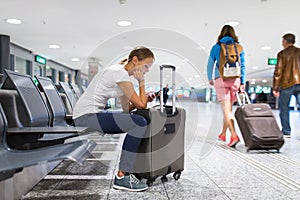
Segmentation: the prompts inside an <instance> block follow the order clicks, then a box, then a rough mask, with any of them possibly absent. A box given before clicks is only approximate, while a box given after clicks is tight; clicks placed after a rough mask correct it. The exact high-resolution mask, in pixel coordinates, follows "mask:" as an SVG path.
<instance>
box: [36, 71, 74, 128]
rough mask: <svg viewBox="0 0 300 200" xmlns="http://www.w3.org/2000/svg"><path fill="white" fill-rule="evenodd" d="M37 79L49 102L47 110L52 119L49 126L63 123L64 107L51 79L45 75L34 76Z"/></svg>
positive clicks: (64, 123)
mask: <svg viewBox="0 0 300 200" xmlns="http://www.w3.org/2000/svg"><path fill="white" fill-rule="evenodd" d="M35 78H36V80H37V81H38V88H39V89H40V91H42V92H44V94H45V97H46V101H47V103H48V104H49V108H50V109H49V110H50V112H51V116H52V117H53V119H52V120H51V124H50V125H51V126H57V125H63V126H67V125H68V124H67V123H66V109H65V105H64V103H63V101H62V99H61V97H60V96H59V93H58V91H57V89H56V87H55V85H54V83H53V82H52V80H51V79H49V78H46V77H38V76H35Z"/></svg>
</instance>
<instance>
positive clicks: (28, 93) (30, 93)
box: [2, 70, 78, 147]
mask: <svg viewBox="0 0 300 200" xmlns="http://www.w3.org/2000/svg"><path fill="white" fill-rule="evenodd" d="M5 73H6V74H7V78H6V80H5V81H4V83H3V85H2V88H4V89H10V90H14V89H15V90H17V92H18V94H19V97H20V99H21V105H20V106H17V107H22V112H18V114H19V117H20V118H22V120H21V122H22V125H21V126H17V127H48V126H49V125H50V122H51V121H50V115H49V109H48V107H47V105H46V104H45V102H44V100H43V98H42V95H41V94H40V92H39V90H38V88H37V86H36V85H35V84H34V82H33V80H32V78H31V77H30V76H28V75H25V74H20V73H17V72H12V71H9V70H5ZM53 128H55V127H53ZM70 128H71V127H70ZM73 128H74V127H73ZM73 128H72V131H73V132H72V133H70V132H68V131H67V132H66V133H63V132H59V133H58V132H54V133H53V134H51V131H49V132H47V134H42V133H41V134H40V135H39V134H38V133H32V134H30V132H29V133H27V134H26V135H21V134H19V133H16V134H15V135H13V134H10V135H9V137H8V142H9V144H10V145H13V143H16V145H18V146H20V145H22V143H23V144H25V143H28V140H29V139H28V138H31V141H32V142H37V141H41V142H44V144H46V142H45V141H47V142H50V141H51V143H50V145H52V144H53V143H52V141H54V142H56V143H63V142H64V140H65V139H67V138H69V137H74V136H78V132H77V131H76V130H74V129H73ZM26 138H27V139H26ZM16 145H14V146H12V147H17V146H16Z"/></svg>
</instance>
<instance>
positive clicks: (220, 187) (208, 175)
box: [187, 154, 231, 200]
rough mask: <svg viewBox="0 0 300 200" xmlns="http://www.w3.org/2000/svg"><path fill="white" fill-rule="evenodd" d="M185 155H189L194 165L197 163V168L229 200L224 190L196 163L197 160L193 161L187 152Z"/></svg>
mask: <svg viewBox="0 0 300 200" xmlns="http://www.w3.org/2000/svg"><path fill="white" fill-rule="evenodd" d="M187 156H188V157H190V159H191V160H192V161H193V163H194V164H195V165H197V166H198V168H199V169H200V170H201V171H202V172H203V173H204V174H205V175H206V176H207V177H208V178H209V180H210V181H211V182H213V183H214V184H215V185H216V186H217V188H219V190H221V191H222V193H223V194H224V195H225V196H226V197H227V198H228V199H230V200H231V198H230V197H229V196H228V195H227V194H226V193H225V191H224V190H223V189H222V188H221V187H220V186H219V185H218V184H217V183H216V182H215V181H214V180H213V179H212V178H211V177H210V176H209V175H208V174H207V173H206V172H205V171H204V170H203V169H202V168H201V167H200V166H199V165H198V163H197V162H195V160H194V159H193V158H192V157H191V156H190V155H189V154H187Z"/></svg>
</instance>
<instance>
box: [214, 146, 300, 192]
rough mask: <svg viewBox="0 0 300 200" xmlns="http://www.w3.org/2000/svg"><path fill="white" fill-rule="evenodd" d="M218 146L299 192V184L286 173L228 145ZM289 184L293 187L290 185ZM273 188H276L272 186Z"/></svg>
mask: <svg viewBox="0 0 300 200" xmlns="http://www.w3.org/2000/svg"><path fill="white" fill-rule="evenodd" d="M218 147H219V148H221V149H223V150H229V151H227V152H228V153H230V154H232V155H234V156H236V157H238V158H239V159H240V160H241V161H243V162H244V163H246V164H249V165H251V166H252V167H254V168H255V169H257V170H259V171H261V172H262V173H264V174H265V175H267V176H269V177H270V178H273V179H275V180H277V181H278V182H279V183H281V184H283V185H285V186H287V187H288V188H290V189H292V190H294V191H298V192H299V190H300V184H299V183H298V182H297V181H295V180H293V179H291V178H290V177H288V176H286V175H284V174H282V173H280V172H278V171H276V170H274V169H272V168H270V167H268V166H266V165H264V164H262V163H261V162H258V161H255V160H253V159H252V158H250V157H249V156H246V155H242V154H241V153H240V152H239V151H237V150H234V149H232V148H230V147H227V146H224V145H220V144H219V145H218ZM286 179H287V180H286ZM291 185H292V186H293V187H291ZM274 189H276V188H274Z"/></svg>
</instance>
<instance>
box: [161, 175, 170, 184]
mask: <svg viewBox="0 0 300 200" xmlns="http://www.w3.org/2000/svg"><path fill="white" fill-rule="evenodd" d="M161 181H162V182H163V183H165V182H168V177H167V176H166V175H164V176H162V177H161Z"/></svg>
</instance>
